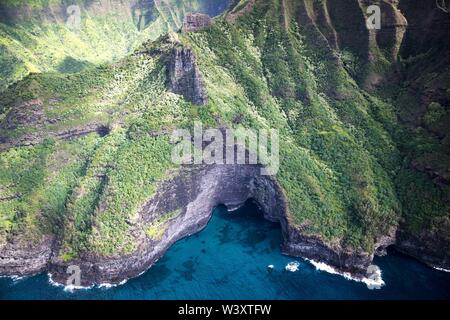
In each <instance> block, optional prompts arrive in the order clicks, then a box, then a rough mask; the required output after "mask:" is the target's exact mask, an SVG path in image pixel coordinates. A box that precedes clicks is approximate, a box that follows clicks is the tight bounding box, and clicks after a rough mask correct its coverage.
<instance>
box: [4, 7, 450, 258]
mask: <svg viewBox="0 0 450 320" xmlns="http://www.w3.org/2000/svg"><path fill="white" fill-rule="evenodd" d="M248 3H250V2H242V3H241V4H238V7H237V8H235V9H234V11H232V13H233V14H236V13H238V12H239V10H241V9H243V8H246V6H247V4H248ZM307 4H311V2H310V1H305V2H301V1H298V2H297V1H275V0H260V1H256V3H255V4H254V6H253V8H252V10H250V11H249V12H247V13H246V14H244V15H242V16H241V17H239V18H238V19H237V20H236V21H235V23H230V22H229V21H227V17H226V16H222V17H219V18H217V19H216V20H215V23H214V24H213V26H212V27H211V28H207V29H204V30H200V31H197V32H192V33H188V34H180V35H179V36H178V37H179V39H180V43H179V44H176V45H183V46H186V47H190V48H192V50H193V51H194V52H195V56H196V61H197V63H198V67H199V69H200V71H201V74H202V77H203V80H204V82H205V85H206V88H207V92H208V96H209V103H208V105H206V106H203V107H197V106H193V105H192V104H191V103H189V102H188V101H186V100H185V99H183V97H181V96H178V95H175V94H173V93H170V92H168V90H167V89H166V82H167V79H166V76H167V70H166V66H167V59H168V58H169V57H170V55H171V48H172V46H173V45H174V44H173V43H171V42H170V41H169V40H168V37H164V38H160V39H158V40H157V41H155V42H151V41H149V42H147V43H145V44H144V45H142V46H140V47H139V49H138V50H136V51H135V52H134V54H131V55H129V56H127V57H125V58H122V59H120V60H119V61H117V62H115V63H112V64H103V65H100V66H92V67H91V68H88V69H86V70H84V71H81V72H78V73H75V74H64V73H44V74H33V75H29V76H27V77H25V78H24V79H23V80H22V81H19V82H17V83H16V84H14V85H11V86H10V87H9V88H8V89H7V90H5V91H4V94H2V97H1V98H0V112H1V115H0V142H1V145H0V147H1V148H2V151H1V153H0V163H1V170H0V182H1V183H0V243H2V242H3V243H4V242H6V241H8V239H9V238H11V237H15V236H16V235H21V234H27V236H29V237H30V238H32V239H34V240H39V237H40V236H42V235H43V234H48V233H53V234H57V235H58V236H60V237H61V239H62V241H63V253H62V255H61V258H62V259H63V260H70V259H73V258H75V257H77V256H78V255H79V254H81V253H83V252H91V253H94V254H99V255H102V256H116V255H118V254H121V253H131V252H133V251H134V250H135V249H136V248H135V244H134V243H133V235H132V232H131V231H135V232H140V233H141V234H142V235H143V236H147V237H148V238H150V239H153V240H157V239H159V238H160V237H161V236H162V232H163V231H164V228H165V222H166V221H167V220H165V219H172V217H173V214H172V213H171V214H167V215H166V216H165V217H163V218H161V219H162V220H158V221H154V222H151V223H149V224H148V227H147V228H146V229H145V230H134V229H132V228H133V224H134V222H135V219H138V212H139V210H140V208H141V207H142V205H143V204H144V203H145V202H146V201H147V200H149V199H150V198H151V197H152V196H153V195H154V193H155V191H156V187H157V185H158V183H159V182H161V181H163V180H165V179H167V178H169V177H170V176H171V175H172V174H176V170H177V167H176V166H175V165H173V164H172V163H171V161H170V152H171V145H170V141H169V137H168V133H169V132H170V131H171V130H172V129H174V128H177V127H187V128H190V127H191V126H192V124H193V122H194V121H196V120H201V121H202V122H203V125H204V126H205V127H206V126H208V127H223V126H228V127H232V126H234V127H251V128H276V129H278V130H279V132H280V171H279V173H278V175H277V177H276V178H277V180H278V181H279V183H280V185H281V186H282V188H283V190H284V192H285V194H286V196H287V200H288V206H289V219H290V221H291V222H292V223H293V224H294V225H298V226H302V230H304V233H305V234H306V235H315V236H317V237H320V238H321V239H323V241H324V242H325V243H327V244H329V245H330V246H332V247H346V248H348V249H350V250H365V251H368V252H372V251H373V250H374V249H375V247H376V243H377V241H379V239H380V238H381V237H382V236H385V235H387V234H389V233H390V231H391V230H393V229H395V228H396V227H397V226H398V225H403V226H404V228H405V229H407V230H410V231H411V232H415V233H416V234H418V233H420V232H422V231H424V230H427V232H428V231H429V230H432V231H433V232H435V233H439V234H441V235H443V236H444V237H446V236H447V235H448V234H449V231H450V219H449V216H448V211H447V210H448V207H447V205H446V203H445V201H446V200H445V199H448V194H447V193H446V192H448V189H441V188H438V187H437V186H436V185H435V184H434V183H433V182H432V181H431V179H430V178H429V177H428V176H427V175H426V173H420V172H418V171H417V170H414V169H413V168H412V166H411V164H412V162H414V161H413V159H415V161H416V162H417V163H414V164H415V165H416V166H420V161H422V160H423V161H425V160H424V158H425V157H428V158H427V159H426V161H425V162H428V161H433V159H434V160H435V161H436V162H437V163H439V165H441V166H442V168H444V169H445V168H448V162H447V163H443V162H442V159H446V160H445V161H448V159H449V158H448V157H445V158H444V157H442V152H441V150H442V144H445V143H448V141H447V142H445V141H438V142H436V140H435V139H433V138H432V137H430V135H429V134H421V132H422V131H421V129H420V128H418V129H415V132H414V134H413V135H411V132H410V131H409V129H406V128H404V126H403V125H402V124H401V123H400V122H399V121H398V120H397V114H396V112H398V111H399V113H400V114H401V112H403V110H398V109H397V108H396V106H397V103H398V100H394V99H392V97H391V96H389V95H387V94H383V95H382V94H379V93H378V92H376V93H368V92H367V91H366V90H364V89H363V87H364V83H365V82H364V79H365V78H366V77H369V76H370V75H372V74H373V72H374V70H375V69H377V66H378V67H379V68H378V69H377V72H378V73H380V74H381V73H383V72H385V71H386V69H385V68H384V66H385V65H386V63H388V62H387V61H386V58H385V57H384V56H382V57H378V58H377V57H376V59H378V60H381V61H378V62H379V64H377V62H374V63H367V62H364V61H362V60H361V59H362V58H361V57H360V56H358V54H357V52H355V51H354V46H353V47H352V46H351V45H349V46H348V47H346V48H342V50H338V49H337V48H333V47H332V46H330V43H329V41H327V40H325V39H324V36H323V34H322V33H321V32H320V30H319V29H320V28H319V27H317V26H316V25H314V24H313V23H305V22H304V21H303V20H302V19H300V18H298V17H299V16H302V14H305V12H307V11H308V10H315V9H314V7H308V6H307ZM316 5H317V3H316ZM179 17H180V16H178V19H179ZM178 21H179V20H178ZM127 23H129V27H130V28H131V29H132V28H134V25H133V24H132V23H131V22H127ZM93 24H95V22H93ZM5 28H6V29H7V28H10V27H9V26H8V27H6V26H5ZM11 28H12V27H11ZM121 28H122V27H121ZM126 28H128V27H126ZM126 28H125V29H126ZM131 29H130V30H131ZM0 30H1V29H0ZM11 30H15V29H14V28H13V29H11ZM27 30H28V29H27ZM322 31H323V30H322ZM27 32H28V31H27ZM133 32H134V31H133ZM94 34H95V36H97V35H98V34H97V31H96V32H94ZM122 36H123V34H122V35H121V37H122ZM125 37H128V35H126V36H125ZM149 38H151V37H150V36H149ZM7 39H8V38H4V39H3V37H2V41H5V40H7ZM141 40H142V39H141V38H139V40H138V38H136V43H138V42H139V41H141ZM47 42H48V43H51V39H50V38H49V39H46V40H43V43H44V44H46V43H47ZM111 42H112V43H109V42H108V45H114V46H115V45H117V44H116V43H113V42H114V41H111ZM99 43H100V44H101V43H102V42H101V41H100V40H99ZM119 43H120V41H119ZM349 43H350V44H351V41H350V40H349ZM6 47H7V48H11V46H6ZM119 47H120V46H119ZM131 47H132V46H128V45H127V50H129V49H130V48H131ZM366 49H367V48H366ZM17 50H19V51H20V52H25V51H24V50H23V48H17ZM61 50H63V49H61ZM101 50H102V51H103V50H104V51H105V52H106V53H105V54H106V55H109V54H111V52H116V53H117V50H111V48H110V47H107V46H106V47H104V48H102V49H101ZM352 50H353V51H352ZM377 50H378V49H377V48H371V52H377ZM369 51H370V50H368V49H367V50H366V52H369ZM48 52H51V50H50V51H47V50H46V49H43V50H42V53H45V54H47V53H48ZM380 52H381V51H380ZM123 54H125V51H123ZM64 55H65V54H61V57H63V56H64ZM380 55H381V53H380ZM0 56H1V58H2V59H9V58H8V57H13V56H14V55H8V53H6V54H1V55H0ZM119 56H120V55H119V54H118V55H117V56H116V57H111V56H108V57H106V59H100V58H99V59H98V60H95V61H90V62H92V63H98V62H100V61H106V60H110V59H113V58H117V57H119ZM41 58H42V57H41ZM41 58H39V59H37V60H36V61H45V59H44V60H41ZM75 58H76V56H75ZM30 59H32V57H30ZM29 61H32V60H29ZM30 63H31V62H30ZM13 65H14V68H18V69H17V70H24V69H22V67H20V63H19V64H16V63H14V64H12V65H11V66H13ZM42 68H43V69H40V70H39V71H42V70H52V68H48V69H47V68H45V63H43V64H42ZM2 70H3V68H2ZM60 71H63V70H60ZM14 72H16V71H14ZM17 72H19V71H17ZM388 89H391V90H392V87H388V88H385V90H386V92H387V91H388ZM395 89H396V88H394V90H395ZM400 97H401V95H400ZM399 99H400V98H399ZM30 101H32V102H30ZM18 106H25V107H22V108H20V107H18ZM30 106H32V108H31V107H30ZM27 108H28V109H27ZM22 109H25V110H30V112H29V113H25V114H24V113H23V112H19V111H20V110H22ZM447 118H448V112H447V110H446V109H445V108H443V107H442V106H441V105H440V104H438V103H437V102H433V105H432V106H431V107H430V108H429V109H428V111H427V112H426V113H425V114H424V116H423V121H424V124H425V125H426V127H427V129H428V130H429V131H433V132H436V134H437V135H442V134H443V135H446V134H447V131H448V130H447V129H448V128H447V126H446V122H445V119H447ZM99 128H103V129H104V130H103V129H102V130H99ZM88 129H89V130H88ZM103 131H105V132H103ZM77 132H78V133H77ZM80 132H81V133H80ZM58 134H59V135H58ZM61 136H63V137H64V139H62V138H59V137H61ZM446 139H447V138H446ZM444 140H445V139H444ZM447 140H448V139H447ZM24 141H25V142H27V141H28V143H23V142H24ZM30 141H31V142H30ZM430 150H431V151H432V152H431V155H430V152H429V151H430ZM433 155H434V158H433ZM429 157H431V158H432V159H431V160H430V158H429ZM436 159H437V160H436ZM446 190H447V191H446ZM446 197H447V198H446ZM449 239H450V236H449Z"/></svg>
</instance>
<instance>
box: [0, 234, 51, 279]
mask: <svg viewBox="0 0 450 320" xmlns="http://www.w3.org/2000/svg"><path fill="white" fill-rule="evenodd" d="M52 244H53V238H52V237H44V238H43V239H42V241H41V243H39V244H33V243H28V242H27V243H26V244H24V243H20V242H17V243H7V244H5V245H3V246H2V245H0V275H2V276H28V275H32V274H37V273H39V272H41V271H44V270H45V269H46V268H47V263H48V261H49V259H50V256H51V253H52Z"/></svg>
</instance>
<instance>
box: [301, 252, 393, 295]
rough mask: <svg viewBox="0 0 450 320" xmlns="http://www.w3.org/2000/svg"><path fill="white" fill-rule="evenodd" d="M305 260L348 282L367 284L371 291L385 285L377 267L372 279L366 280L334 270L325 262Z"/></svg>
mask: <svg viewBox="0 0 450 320" xmlns="http://www.w3.org/2000/svg"><path fill="white" fill-rule="evenodd" d="M305 260H306V261H308V262H309V263H311V264H312V265H313V266H314V267H316V269H317V270H320V271H325V272H328V273H331V274H337V275H340V276H343V277H344V278H345V279H347V280H353V281H356V282H363V283H364V284H366V286H367V288H369V289H371V290H372V289H381V287H382V286H384V285H385V283H384V281H383V278H382V277H381V270H380V268H378V267H377V266H374V268H375V270H374V271H373V274H372V276H371V277H370V278H366V277H364V278H356V277H353V276H352V275H351V274H350V273H348V272H340V271H338V270H336V269H335V268H333V267H332V266H329V265H327V264H326V263H324V262H318V261H315V260H311V259H305Z"/></svg>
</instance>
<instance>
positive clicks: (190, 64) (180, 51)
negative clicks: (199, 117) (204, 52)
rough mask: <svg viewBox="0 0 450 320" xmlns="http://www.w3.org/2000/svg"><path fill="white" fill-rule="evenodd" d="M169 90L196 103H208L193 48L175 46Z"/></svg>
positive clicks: (170, 65)
mask: <svg viewBox="0 0 450 320" xmlns="http://www.w3.org/2000/svg"><path fill="white" fill-rule="evenodd" d="M169 90H170V91H172V92H173V93H176V94H180V95H182V96H183V97H184V98H185V99H187V100H189V101H191V102H192V103H193V104H195V105H199V106H203V105H206V104H208V96H207V93H206V88H205V85H204V83H203V78H202V75H201V73H200V70H199V69H198V66H197V64H196V60H195V56H194V52H193V51H192V49H190V48H181V47H175V48H173V50H172V56H171V58H170V64H169Z"/></svg>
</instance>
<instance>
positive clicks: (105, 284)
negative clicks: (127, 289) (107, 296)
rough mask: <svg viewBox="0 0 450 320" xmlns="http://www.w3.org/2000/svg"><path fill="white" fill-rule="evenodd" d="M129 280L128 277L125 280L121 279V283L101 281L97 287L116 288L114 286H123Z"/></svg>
mask: <svg viewBox="0 0 450 320" xmlns="http://www.w3.org/2000/svg"><path fill="white" fill-rule="evenodd" d="M127 281H128V279H125V280H123V281H121V282H119V283H101V284H99V285H98V286H97V288H99V289H111V288H114V287H118V286H122V285H124V284H125V283H127Z"/></svg>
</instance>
